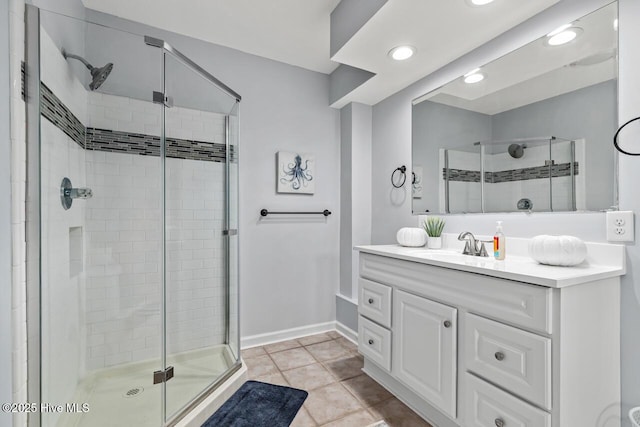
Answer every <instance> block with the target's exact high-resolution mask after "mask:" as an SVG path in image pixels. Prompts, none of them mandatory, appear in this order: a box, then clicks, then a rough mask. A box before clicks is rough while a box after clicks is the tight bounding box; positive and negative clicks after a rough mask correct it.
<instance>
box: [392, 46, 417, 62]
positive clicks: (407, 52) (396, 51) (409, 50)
mask: <svg viewBox="0 0 640 427" xmlns="http://www.w3.org/2000/svg"><path fill="white" fill-rule="evenodd" d="M415 52H416V48H415V47H413V46H396V47H394V48H393V49H391V50H390V51H389V54H388V55H389V56H390V57H391V58H393V59H395V60H396V61H404V60H405V59H409V58H411V57H412V56H413V54H414V53H415Z"/></svg>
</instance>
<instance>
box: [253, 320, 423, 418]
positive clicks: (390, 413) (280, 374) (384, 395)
mask: <svg viewBox="0 0 640 427" xmlns="http://www.w3.org/2000/svg"><path fill="white" fill-rule="evenodd" d="M242 358H243V359H244V362H245V363H246V365H247V368H248V370H249V379H252V380H256V381H263V382H267V383H271V384H279V385H286V386H290V387H295V388H300V389H303V390H306V391H308V392H309V397H307V400H306V401H305V403H304V405H303V407H302V408H301V409H300V411H299V412H298V415H297V416H296V418H295V420H293V424H291V426H292V427H319V426H323V427H325V426H326V427H365V426H369V425H371V424H373V423H375V422H378V421H382V420H384V421H385V422H386V423H387V424H388V426H389V427H431V426H430V425H429V424H428V423H427V422H425V421H424V420H422V419H421V418H420V417H419V416H418V415H416V414H415V413H414V412H413V411H412V410H411V409H409V408H408V407H407V406H405V405H404V404H403V403H402V402H400V401H399V400H398V399H396V398H395V397H393V396H392V395H391V394H390V393H389V392H388V391H387V390H385V389H384V388H383V387H381V386H380V385H379V384H378V383H376V382H375V381H374V380H372V379H371V378H369V377H368V376H367V375H366V374H364V373H363V372H362V370H361V369H362V366H363V358H362V356H361V355H359V354H358V351H357V347H356V346H355V344H353V343H352V342H351V341H349V340H348V339H346V338H344V337H343V336H342V335H340V334H339V333H337V332H335V331H331V332H326V333H322V334H317V335H310V336H307V337H302V338H298V339H294V340H288V341H282V342H278V343H275V344H269V345H265V346H263V347H253V348H249V349H246V350H242Z"/></svg>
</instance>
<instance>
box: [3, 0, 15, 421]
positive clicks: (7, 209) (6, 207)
mask: <svg viewBox="0 0 640 427" xmlns="http://www.w3.org/2000/svg"><path fill="white" fill-rule="evenodd" d="M0 58H2V60H1V61H0V64H1V65H0V403H6V402H11V401H12V400H13V399H12V387H11V383H12V375H11V372H12V369H11V349H12V338H11V336H12V335H11V324H12V322H11V301H12V298H11V295H12V293H11V259H12V258H11V177H10V171H11V163H10V162H11V138H10V134H9V123H10V113H9V105H10V99H11V98H10V96H9V95H10V94H9V87H10V78H9V2H6V1H4V2H0ZM10 424H11V414H10V413H5V412H0V425H3V426H5V425H7V426H8V425H10Z"/></svg>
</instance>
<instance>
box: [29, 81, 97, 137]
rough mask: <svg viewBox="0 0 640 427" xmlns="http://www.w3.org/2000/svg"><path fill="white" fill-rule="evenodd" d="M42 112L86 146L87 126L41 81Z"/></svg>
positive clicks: (69, 135)
mask: <svg viewBox="0 0 640 427" xmlns="http://www.w3.org/2000/svg"><path fill="white" fill-rule="evenodd" d="M40 113H41V114H42V115H43V116H44V117H45V118H46V119H47V120H49V121H50V122H51V123H53V124H54V125H55V126H56V127H57V128H58V129H60V130H61V131H62V132H64V133H65V134H67V136H68V137H69V138H71V139H73V140H74V141H75V142H76V143H77V144H78V145H79V146H80V147H82V148H85V137H86V131H85V127H84V125H83V124H82V122H80V120H78V118H77V117H76V116H75V115H74V114H73V113H72V112H71V110H70V109H69V108H67V106H66V105H64V103H63V102H62V101H61V100H60V98H58V97H57V96H56V95H55V94H54V93H53V92H52V91H51V89H49V88H48V87H47V85H46V84H44V83H42V82H40Z"/></svg>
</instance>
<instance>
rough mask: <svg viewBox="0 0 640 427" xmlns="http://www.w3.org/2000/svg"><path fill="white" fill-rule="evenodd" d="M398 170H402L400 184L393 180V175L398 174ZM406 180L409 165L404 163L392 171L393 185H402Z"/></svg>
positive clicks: (397, 186)
mask: <svg viewBox="0 0 640 427" xmlns="http://www.w3.org/2000/svg"><path fill="white" fill-rule="evenodd" d="M398 171H400V173H401V174H402V182H401V183H400V184H399V185H396V183H395V182H393V177H394V176H395V175H396V172H398ZM406 180H407V167H406V166H405V165H402V166H400V167H398V168H396V169H395V170H394V171H393V172H392V173H391V185H393V186H394V187H395V188H400V187H402V186H403V185H404V183H405V181H406Z"/></svg>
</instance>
